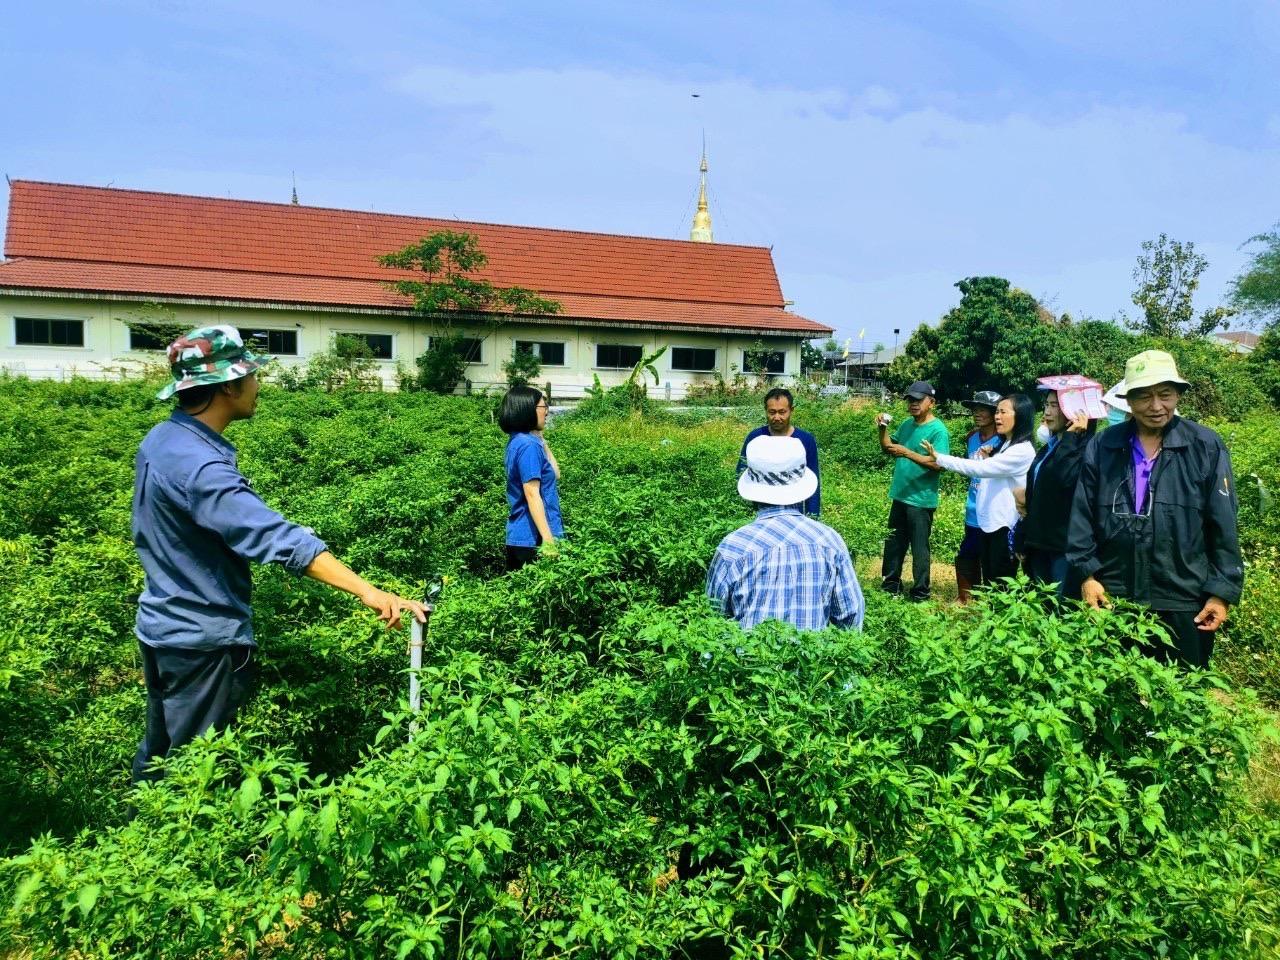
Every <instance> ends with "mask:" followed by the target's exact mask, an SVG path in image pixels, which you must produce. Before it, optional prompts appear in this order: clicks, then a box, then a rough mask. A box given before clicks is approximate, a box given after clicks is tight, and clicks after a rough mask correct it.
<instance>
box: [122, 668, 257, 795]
mask: <svg viewBox="0 0 1280 960" xmlns="http://www.w3.org/2000/svg"><path fill="white" fill-rule="evenodd" d="M139 646H140V647H141V648H142V675H143V678H144V679H145V680H146V682H147V732H146V734H145V735H144V736H143V738H142V743H140V744H138V754H137V756H135V757H134V758H133V782H134V783H137V782H138V781H140V780H158V779H159V778H160V773H159V772H157V771H155V770H152V769H150V766H149V765H150V763H151V761H152V759H154V758H155V757H166V756H168V755H169V752H170V751H171V750H176V749H177V748H178V747H180V746H182V745H183V744H185V743H190V742H191V741H192V740H194V739H195V738H196V737H198V736H200V734H202V733H204V732H205V731H206V730H210V729H216V730H221V729H223V728H224V727H226V726H227V725H228V724H230V723H231V721H232V720H234V719H235V715H236V713H237V712H238V711H239V709H240V708H241V707H242V706H244V704H245V701H247V700H248V699H249V694H250V693H251V692H252V691H253V680H254V674H255V672H256V670H255V664H254V662H253V648H252V647H248V646H233V647H220V648H219V649H217V650H187V649H182V648H173V647H149V646H147V645H146V644H145V643H141V644H139Z"/></svg>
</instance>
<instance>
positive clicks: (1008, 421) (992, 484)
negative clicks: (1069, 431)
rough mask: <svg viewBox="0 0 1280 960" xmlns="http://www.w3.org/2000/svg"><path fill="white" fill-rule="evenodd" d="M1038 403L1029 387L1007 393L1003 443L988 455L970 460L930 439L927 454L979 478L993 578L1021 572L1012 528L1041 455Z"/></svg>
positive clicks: (986, 557)
mask: <svg viewBox="0 0 1280 960" xmlns="http://www.w3.org/2000/svg"><path fill="white" fill-rule="evenodd" d="M1035 428H1036V408H1035V405H1034V404H1033V403H1032V402H1031V398H1030V397H1028V396H1027V395H1026V394H1023V393H1013V394H1009V395H1008V396H1006V397H1002V398H1001V400H1000V404H999V405H998V406H997V407H996V433H997V434H998V435H999V437H1000V440H1001V443H1000V446H998V447H997V448H996V449H995V450H994V451H993V452H992V453H991V455H990V456H989V457H987V458H986V459H985V460H969V459H966V458H964V457H952V456H949V455H947V454H945V453H938V452H937V451H936V450H934V449H933V447H932V446H931V445H930V444H928V443H925V444H924V448H925V454H926V456H925V459H926V460H928V461H929V462H931V463H936V464H937V465H938V466H939V467H941V468H942V469H943V470H952V471H954V472H956V473H959V474H961V475H963V476H966V477H973V478H976V479H977V480H978V481H979V484H978V503H977V514H978V526H979V527H981V528H982V569H983V570H984V571H990V572H988V573H987V574H986V577H987V582H988V583H991V582H993V581H995V580H997V579H999V578H1000V577H1011V576H1013V575H1014V574H1015V573H1016V572H1017V569H1018V568H1017V562H1016V561H1015V560H1014V556H1013V536H1012V531H1013V528H1014V526H1016V525H1017V523H1018V505H1017V502H1016V501H1015V499H1014V491H1015V490H1021V489H1023V488H1024V487H1026V485H1027V470H1028V469H1030V467H1031V461H1033V460H1034V459H1035V457H1036V448H1035V446H1034V445H1033V444H1032V442H1031V438H1032V436H1033V435H1034V433H1035Z"/></svg>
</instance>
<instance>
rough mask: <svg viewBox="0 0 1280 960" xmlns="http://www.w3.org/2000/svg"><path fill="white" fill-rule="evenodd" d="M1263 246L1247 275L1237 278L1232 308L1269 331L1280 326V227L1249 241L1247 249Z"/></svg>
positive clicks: (1257, 252) (1249, 265) (1249, 267)
mask: <svg viewBox="0 0 1280 960" xmlns="http://www.w3.org/2000/svg"><path fill="white" fill-rule="evenodd" d="M1249 244H1261V245H1262V249H1260V250H1257V251H1255V252H1254V254H1253V256H1252V259H1251V260H1250V261H1249V263H1248V265H1247V266H1246V267H1245V269H1244V271H1243V272H1242V273H1241V274H1240V275H1239V276H1238V277H1236V278H1235V281H1234V282H1233V284H1232V289H1231V305H1232V306H1233V307H1235V308H1236V309H1237V310H1239V311H1240V312H1241V313H1244V314H1247V315H1249V316H1252V317H1254V318H1255V319H1257V320H1260V321H1262V322H1263V323H1264V324H1266V325H1267V326H1269V327H1273V328H1274V327H1276V326H1278V325H1280V223H1278V224H1276V225H1275V226H1274V227H1272V228H1271V230H1270V231H1269V232H1267V233H1260V234H1258V235H1257V236H1256V237H1250V238H1249V239H1248V241H1246V243H1245V246H1248V245H1249Z"/></svg>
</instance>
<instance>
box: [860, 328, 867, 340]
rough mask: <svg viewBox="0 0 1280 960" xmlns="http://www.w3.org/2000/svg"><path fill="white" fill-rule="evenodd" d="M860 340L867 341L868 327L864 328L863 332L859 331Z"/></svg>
mask: <svg viewBox="0 0 1280 960" xmlns="http://www.w3.org/2000/svg"><path fill="white" fill-rule="evenodd" d="M858 339H859V340H865V339H867V328H866V327H863V328H862V329H861V330H859V331H858Z"/></svg>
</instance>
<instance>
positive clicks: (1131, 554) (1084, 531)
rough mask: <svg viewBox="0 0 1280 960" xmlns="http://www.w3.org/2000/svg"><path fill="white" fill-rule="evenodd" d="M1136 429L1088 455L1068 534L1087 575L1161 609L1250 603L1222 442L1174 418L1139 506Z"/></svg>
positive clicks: (1106, 435)
mask: <svg viewBox="0 0 1280 960" xmlns="http://www.w3.org/2000/svg"><path fill="white" fill-rule="evenodd" d="M1135 429H1136V427H1135V425H1134V424H1133V423H1127V424H1124V425H1117V426H1114V427H1110V428H1108V429H1106V430H1104V431H1102V433H1100V434H1099V435H1098V436H1097V437H1095V438H1094V440H1093V442H1091V443H1090V444H1089V445H1088V447H1087V448H1086V449H1085V452H1084V457H1083V459H1082V461H1081V465H1080V479H1079V482H1078V483H1077V484H1076V492H1075V499H1074V502H1073V505H1072V510H1071V523H1070V525H1069V532H1068V536H1067V560H1068V561H1069V562H1070V563H1071V565H1072V567H1074V568H1075V570H1076V572H1077V573H1078V574H1079V575H1080V577H1081V578H1085V577H1090V576H1093V577H1097V579H1098V580H1099V581H1100V582H1101V583H1102V585H1103V587H1105V588H1106V590H1107V593H1109V594H1112V595H1114V596H1118V597H1128V598H1129V599H1131V600H1134V601H1136V602H1138V603H1141V604H1144V605H1146V606H1148V607H1150V608H1151V609H1153V610H1171V611H1172V610H1199V609H1200V607H1201V606H1202V605H1203V604H1204V601H1205V599H1206V598H1207V597H1208V596H1209V595H1210V594H1213V595H1215V596H1219V597H1221V598H1222V599H1223V600H1225V601H1226V602H1227V603H1232V604H1234V603H1238V602H1239V601H1240V590H1241V587H1242V586H1243V584H1244V566H1243V564H1242V563H1241V559H1240V541H1239V539H1238V538H1237V536H1236V485H1235V479H1234V478H1233V477H1232V475H1231V457H1230V455H1229V454H1228V453H1227V448H1226V447H1225V446H1224V445H1223V443H1222V439H1221V438H1220V437H1219V436H1218V435H1217V434H1216V433H1214V432H1213V431H1212V430H1210V429H1208V428H1207V427H1202V426H1200V425H1199V424H1195V423H1191V422H1189V421H1187V420H1183V419H1182V418H1181V417H1174V418H1173V421H1172V422H1171V423H1170V424H1169V426H1168V427H1166V428H1165V433H1164V444H1163V447H1162V449H1161V452H1160V456H1159V457H1157V458H1156V464H1155V469H1154V470H1153V471H1152V475H1151V484H1150V487H1149V489H1148V493H1147V502H1146V503H1145V504H1143V505H1141V509H1137V508H1135V505H1134V502H1133V499H1134V478H1133V447H1132V442H1133V436H1134V431H1135Z"/></svg>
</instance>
